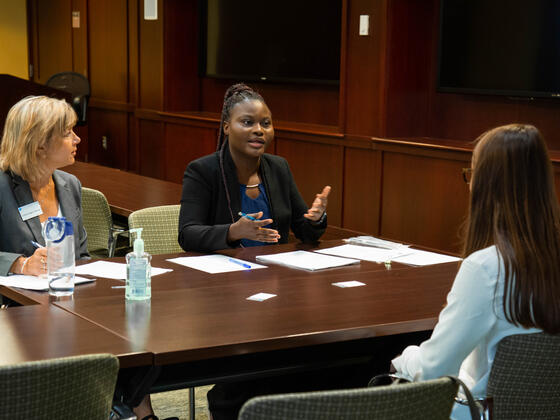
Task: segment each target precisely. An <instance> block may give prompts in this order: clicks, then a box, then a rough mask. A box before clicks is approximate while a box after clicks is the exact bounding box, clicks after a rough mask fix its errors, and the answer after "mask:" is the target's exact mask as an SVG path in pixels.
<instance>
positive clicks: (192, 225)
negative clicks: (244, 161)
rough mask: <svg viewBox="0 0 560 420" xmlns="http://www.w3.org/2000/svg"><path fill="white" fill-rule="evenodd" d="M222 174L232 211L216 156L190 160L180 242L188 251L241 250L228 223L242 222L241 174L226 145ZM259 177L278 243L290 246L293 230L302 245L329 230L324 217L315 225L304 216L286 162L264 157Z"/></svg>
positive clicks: (182, 206) (301, 200)
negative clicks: (229, 238) (230, 239)
mask: <svg viewBox="0 0 560 420" xmlns="http://www.w3.org/2000/svg"><path fill="white" fill-rule="evenodd" d="M224 170H225V176H226V184H227V188H228V192H229V195H230V199H231V212H230V210H229V208H228V202H227V198H226V191H225V188H224V183H223V181H222V175H221V173H220V163H219V153H218V152H215V153H213V154H211V155H207V156H204V157H202V158H200V159H197V160H194V161H192V162H191V163H190V164H189V165H188V166H187V169H186V170H185V174H184V176H183V193H182V196H181V212H180V215H179V244H180V245H181V247H182V248H183V249H184V250H185V251H198V252H212V251H215V250H218V249H224V248H234V247H238V246H239V241H236V242H234V243H228V241H227V234H228V230H229V225H230V224H231V223H233V222H234V221H237V220H238V219H239V215H238V213H239V211H241V194H240V191H239V181H238V179H237V170H236V168H235V164H234V163H233V160H232V158H231V155H230V153H229V148H228V147H227V146H226V148H225V153H224ZM260 177H261V182H263V183H264V188H265V190H266V195H267V197H268V205H269V207H270V214H271V218H272V219H273V223H272V226H271V228H272V229H276V230H277V231H278V233H279V234H280V240H279V242H280V243H286V242H288V234H289V230H290V228H291V229H292V231H293V232H294V234H295V236H296V237H297V238H298V239H300V240H301V241H303V242H310V243H311V242H316V241H317V240H318V239H319V238H320V237H321V235H322V234H323V232H324V231H325V228H326V226H327V221H326V218H325V220H324V221H323V222H322V223H320V224H318V225H317V224H314V223H312V222H310V221H309V220H307V219H306V218H305V217H303V215H304V214H305V213H307V210H308V207H307V205H306V204H305V201H303V198H301V195H300V193H299V191H298V189H297V186H296V184H295V182H294V178H293V176H292V172H291V171H290V167H289V166H288V162H287V161H286V160H285V159H284V158H281V157H279V156H274V155H269V154H264V155H262V156H261V165H260Z"/></svg>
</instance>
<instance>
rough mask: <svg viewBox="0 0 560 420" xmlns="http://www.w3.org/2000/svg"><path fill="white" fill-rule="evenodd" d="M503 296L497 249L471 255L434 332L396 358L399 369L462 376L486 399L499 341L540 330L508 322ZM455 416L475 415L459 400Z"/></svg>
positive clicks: (413, 374) (415, 374) (419, 375)
mask: <svg viewBox="0 0 560 420" xmlns="http://www.w3.org/2000/svg"><path fill="white" fill-rule="evenodd" d="M496 285H497V287H496ZM503 294H504V266H503V261H502V259H501V258H500V257H499V254H498V250H497V249H496V247H495V246H491V247H488V248H485V249H482V250H480V251H477V252H474V253H473V254H471V255H469V257H468V258H466V259H465V260H464V261H463V263H462V264H461V268H460V269H459V272H458V273H457V276H456V277H455V281H454V282H453V286H452V287H451V291H450V292H449V294H448V295H447V306H446V307H445V308H444V309H443V310H442V311H441V313H440V314H439V319H438V323H437V325H436V326H435V328H434V331H433V333H432V336H431V337H430V339H429V340H427V341H425V342H423V343H422V344H421V345H420V346H409V347H407V348H406V349H405V350H404V351H403V353H402V355H400V356H399V357H397V358H395V359H394V360H393V366H394V367H395V369H396V370H397V372H398V373H401V374H403V375H405V376H406V377H408V378H409V379H416V380H422V379H434V378H438V377H440V376H442V375H457V374H459V377H460V378H461V379H462V380H463V381H464V382H465V383H466V384H467V386H468V387H469V388H470V389H471V391H472V393H473V395H474V396H475V397H484V396H485V395H486V387H487V384H488V375H489V374H490V368H491V367H492V362H493V361H494V356H495V354H496V346H497V345H498V342H499V341H500V340H501V339H502V338H503V337H506V336H508V335H512V334H526V333H527V334H528V333H537V332H541V331H540V330H538V329H535V328H530V329H527V328H523V327H518V326H515V325H514V324H512V323H510V322H508V321H507V320H506V319H505V315H504V311H503V304H502V299H503ZM452 418H453V419H470V414H469V411H468V407H465V406H459V405H457V404H456V405H455V407H454V409H453V413H452Z"/></svg>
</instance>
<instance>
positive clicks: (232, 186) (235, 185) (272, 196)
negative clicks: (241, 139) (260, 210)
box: [218, 143, 281, 229]
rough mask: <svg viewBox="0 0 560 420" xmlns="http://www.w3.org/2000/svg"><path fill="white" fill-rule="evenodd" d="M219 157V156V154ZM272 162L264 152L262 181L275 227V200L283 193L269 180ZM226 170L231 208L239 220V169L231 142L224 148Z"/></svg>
mask: <svg viewBox="0 0 560 420" xmlns="http://www.w3.org/2000/svg"><path fill="white" fill-rule="evenodd" d="M218 159H219V156H218ZM270 171H271V169H270V163H269V161H268V157H267V154H266V153H264V154H263V155H262V156H261V162H260V166H259V175H260V177H261V182H262V183H263V184H264V188H265V191H266V196H267V198H268V204H269V210H270V216H271V218H272V220H274V222H273V223H272V228H273V229H275V228H276V227H277V225H276V220H275V219H274V209H275V207H277V206H278V203H276V202H275V200H279V199H281V195H280V194H278V192H277V191H276V190H277V188H276V189H274V190H272V189H273V187H276V185H274V186H273V185H271V183H269V182H268V180H267V174H268V173H270ZM224 172H225V176H226V183H227V186H228V191H229V194H230V200H231V209H232V211H233V214H234V218H235V220H237V212H239V211H240V210H241V195H240V194H239V179H238V178H237V169H236V167H235V163H234V162H233V158H232V157H231V154H230V152H229V144H227V143H226V145H225V148H224Z"/></svg>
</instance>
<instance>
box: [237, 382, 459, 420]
mask: <svg viewBox="0 0 560 420" xmlns="http://www.w3.org/2000/svg"><path fill="white" fill-rule="evenodd" d="M457 387H458V385H457V384H456V383H455V382H453V381H452V380H451V379H449V378H440V379H434V380H431V381H423V382H412V383H407V384H401V385H396V386H395V385H393V386H378V387H372V388H359V389H349V390H338V391H320V392H303V393H294V394H281V395H268V396H263V397H256V398H252V399H251V400H249V401H247V402H246V403H245V404H244V405H243V407H242V408H241V412H240V414H239V419H240V420H261V419H262V420H265V419H266V420H281V419H282V420H283V419H296V418H297V419H306V420H335V419H336V420H360V419H391V420H400V419H402V420H415V419H418V420H420V419H421V420H424V419H431V420H440V419H441V420H443V419H445V420H449V415H450V413H451V409H452V407H453V402H454V398H455V395H456V394H457Z"/></svg>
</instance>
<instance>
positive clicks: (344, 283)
mask: <svg viewBox="0 0 560 420" xmlns="http://www.w3.org/2000/svg"><path fill="white" fill-rule="evenodd" d="M331 284H332V285H333V286H336V287H340V288H342V289H345V288H347V287H360V286H365V285H366V284H365V283H362V282H361V281H357V280H350V281H339V282H337V283H331Z"/></svg>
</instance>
